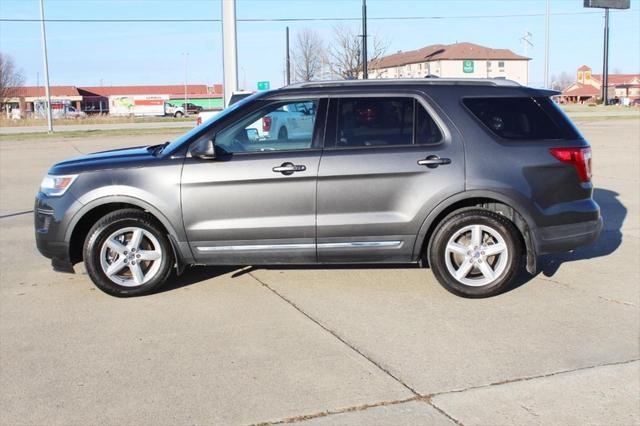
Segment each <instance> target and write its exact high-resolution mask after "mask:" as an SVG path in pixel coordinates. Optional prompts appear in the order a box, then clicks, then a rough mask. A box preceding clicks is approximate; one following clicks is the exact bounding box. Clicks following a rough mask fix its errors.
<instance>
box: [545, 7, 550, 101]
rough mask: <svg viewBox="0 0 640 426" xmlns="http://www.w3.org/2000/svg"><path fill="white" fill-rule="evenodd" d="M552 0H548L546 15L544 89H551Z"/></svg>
mask: <svg viewBox="0 0 640 426" xmlns="http://www.w3.org/2000/svg"><path fill="white" fill-rule="evenodd" d="M550 3H551V0H547V10H546V13H545V15H544V87H545V89H548V88H549V17H550V15H551V4H550Z"/></svg>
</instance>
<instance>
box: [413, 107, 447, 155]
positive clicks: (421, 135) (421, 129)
mask: <svg viewBox="0 0 640 426" xmlns="http://www.w3.org/2000/svg"><path fill="white" fill-rule="evenodd" d="M441 140H442V133H440V129H439V128H438V126H437V125H436V122H435V121H433V118H431V116H430V115H429V113H428V112H427V110H425V109H424V107H423V106H422V105H420V104H419V103H418V102H416V139H415V142H416V143H417V144H419V145H430V144H435V143H438V142H440V141H441Z"/></svg>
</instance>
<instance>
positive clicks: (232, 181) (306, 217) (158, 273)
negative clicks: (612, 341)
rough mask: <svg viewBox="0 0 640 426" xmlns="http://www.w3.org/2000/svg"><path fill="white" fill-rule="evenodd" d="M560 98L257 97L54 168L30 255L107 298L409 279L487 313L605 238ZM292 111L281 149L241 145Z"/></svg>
mask: <svg viewBox="0 0 640 426" xmlns="http://www.w3.org/2000/svg"><path fill="white" fill-rule="evenodd" d="M556 94H557V92H554V91H550V90H542V89H533V88H529V87H523V86H520V85H518V84H517V83H514V82H511V81H507V80H486V79H478V80H475V79H468V80H450V79H443V78H440V79H420V80H417V79H416V80H368V81H367V80H365V81H340V82H315V83H302V84H297V85H292V86H288V87H285V88H282V89H279V90H274V91H269V92H260V93H258V94H255V95H254V96H251V97H249V98H247V99H244V100H243V101H240V102H238V103H236V104H234V105H232V106H231V107H229V108H227V109H225V110H224V111H222V112H220V113H219V114H218V115H217V116H216V117H215V118H214V119H213V120H210V121H208V122H207V123H205V124H203V125H202V126H199V127H195V128H193V129H192V130H191V131H189V132H188V133H186V134H184V135H183V136H181V137H179V138H178V139H176V140H174V141H173V142H171V143H168V142H167V143H165V144H161V145H154V146H149V147H137V148H130V149H118V150H112V151H106V152H100V153H96V154H90V155H86V156H83V157H78V158H74V159H70V160H67V161H63V162H60V163H58V164H56V165H54V166H53V167H52V168H51V169H50V170H49V173H48V174H47V176H46V177H45V178H44V180H43V181H42V184H41V187H40V190H39V192H38V194H37V196H36V205H35V232H36V242H37V246H38V249H39V250H40V252H41V253H42V254H43V255H45V256H47V257H49V258H51V259H52V264H53V267H54V269H56V270H61V271H73V264H75V263H77V262H81V261H84V263H85V266H86V270H87V273H88V275H89V277H91V279H92V280H93V282H94V283H95V284H96V285H97V286H98V287H99V288H100V289H101V290H103V291H105V292H107V293H109V294H112V295H115V296H135V295H141V294H145V293H149V292H152V291H154V290H156V289H158V288H159V287H160V286H162V285H163V284H164V283H166V282H167V281H168V280H169V277H170V276H171V273H172V270H173V269H176V270H177V273H178V274H180V273H181V272H182V271H183V269H184V268H185V266H188V265H193V264H206V265H265V264H267V265H268V264H313V263H319V264H332V263H340V264H344V263H352V264H358V263H375V264H383V263H390V264H398V263H407V264H419V265H422V266H429V267H430V268H431V270H432V271H433V273H434V275H435V277H436V278H437V280H438V281H439V282H440V283H441V284H442V285H443V286H444V287H445V288H446V289H447V290H449V291H451V292H453V293H455V294H458V295H461V296H465V297H486V296H491V295H495V294H497V293H499V292H501V291H504V290H505V289H507V288H508V287H509V286H510V285H511V284H512V283H513V281H514V279H515V278H516V277H517V275H518V273H519V272H520V269H521V265H523V264H525V265H526V269H527V270H528V271H529V272H530V273H534V272H535V271H536V270H537V259H538V256H540V255H543V254H547V253H553V252H563V251H568V250H572V249H575V248H576V247H579V246H582V245H585V244H588V243H590V242H592V241H594V240H595V239H596V238H597V237H598V235H599V233H600V230H601V228H602V218H601V216H600V209H599V207H598V205H597V204H596V203H595V201H594V200H593V198H592V191H593V185H592V182H591V149H590V147H589V144H588V143H587V141H586V140H585V139H584V138H583V136H582V135H581V134H580V133H579V132H578V130H576V128H575V127H574V126H573V125H572V123H571V122H570V121H569V119H568V118H567V117H566V116H565V115H564V114H563V113H562V112H561V110H559V109H558V107H557V106H556V105H555V104H554V103H553V102H552V101H551V100H550V98H549V97H550V96H553V95H556ZM300 103H303V104H305V105H308V107H307V114H308V115H307V116H308V117H310V120H311V124H310V125H308V126H307V124H306V123H305V127H304V129H303V128H300V129H296V131H295V132H294V131H288V135H289V136H288V138H286V139H283V138H280V137H278V135H277V134H275V133H273V132H271V131H269V132H268V137H267V138H266V139H260V138H259V135H258V132H257V131H256V129H255V128H253V127H251V126H253V125H255V123H256V122H260V121H261V119H262V118H263V117H267V116H270V114H273V113H274V111H279V110H284V109H287V108H291V107H292V106H293V105H297V104H300ZM311 106H312V107H311Z"/></svg>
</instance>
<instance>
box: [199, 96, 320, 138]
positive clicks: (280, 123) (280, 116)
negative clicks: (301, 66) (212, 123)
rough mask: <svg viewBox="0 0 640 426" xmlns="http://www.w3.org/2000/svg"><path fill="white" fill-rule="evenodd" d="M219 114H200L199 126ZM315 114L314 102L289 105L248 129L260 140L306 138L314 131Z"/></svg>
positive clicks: (215, 112) (212, 112) (213, 112)
mask: <svg viewBox="0 0 640 426" xmlns="http://www.w3.org/2000/svg"><path fill="white" fill-rule="evenodd" d="M218 112H219V111H202V112H200V113H199V114H198V121H197V124H198V125H200V124H202V123H203V122H205V121H207V120H209V119H210V118H211V117H214V116H215V115H216V114H217V113H218ZM315 114H316V111H315V104H314V103H313V102H299V103H295V104H287V105H285V106H284V107H282V108H279V109H277V110H275V111H272V112H271V113H269V114H267V115H265V116H264V117H262V118H261V119H259V120H258V121H256V122H255V123H253V124H252V125H251V126H249V127H248V128H249V129H256V130H257V131H258V139H259V140H267V139H270V140H288V139H296V138H299V137H305V136H306V135H309V134H310V133H311V132H312V131H313V123H314V118H315Z"/></svg>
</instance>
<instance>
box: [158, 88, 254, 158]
mask: <svg viewBox="0 0 640 426" xmlns="http://www.w3.org/2000/svg"><path fill="white" fill-rule="evenodd" d="M261 94H262V93H260V92H257V93H254V94H253V95H251V96H249V97H247V98H245V99H243V100H241V101H240V102H237V103H235V104H233V105H229V106H228V107H227V108H225V109H223V110H222V111H221V112H220V113H219V114H216V115H214V116H213V117H211V118H210V119H208V120H207V121H205V122H204V123H202V124H201V125H200V126H196V127H194V128H193V129H191V130H189V131H188V132H187V133H185V134H183V135H181V136H179V137H178V138H177V139H175V140H173V141H172V142H170V143H169V145H167V146H166V147H165V148H164V149H163V150H162V154H163V155H164V154H165V153H167V154H170V153H172V152H173V151H174V150H175V149H177V148H178V147H179V146H181V145H182V144H183V143H185V142H186V141H188V140H190V139H191V138H193V137H194V136H197V135H198V134H200V133H201V132H204V131H206V130H207V129H208V128H209V126H210V125H211V124H213V123H215V122H216V121H218V120H222V119H223V118H225V117H226V116H228V115H229V114H231V113H232V112H234V111H235V110H237V109H239V108H241V107H242V106H243V105H245V104H247V103H249V102H251V101H252V100H253V99H255V98H257V97H258V96H259V95H261Z"/></svg>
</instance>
